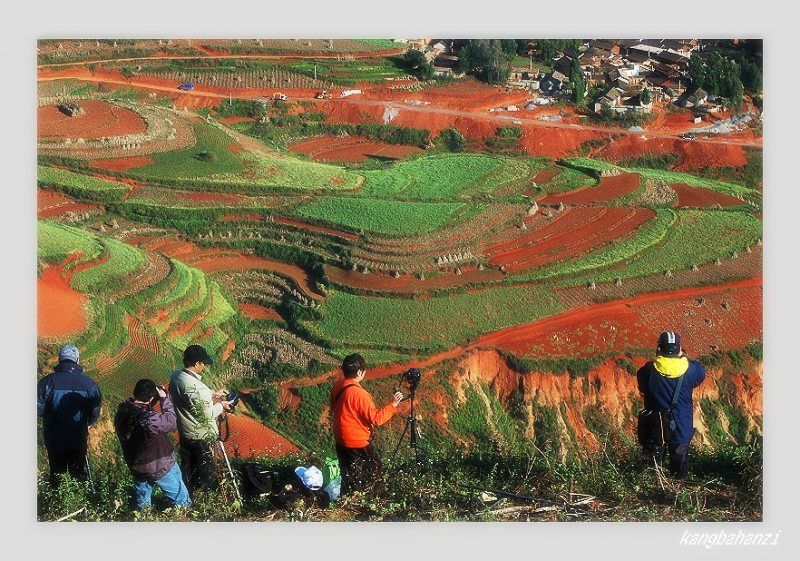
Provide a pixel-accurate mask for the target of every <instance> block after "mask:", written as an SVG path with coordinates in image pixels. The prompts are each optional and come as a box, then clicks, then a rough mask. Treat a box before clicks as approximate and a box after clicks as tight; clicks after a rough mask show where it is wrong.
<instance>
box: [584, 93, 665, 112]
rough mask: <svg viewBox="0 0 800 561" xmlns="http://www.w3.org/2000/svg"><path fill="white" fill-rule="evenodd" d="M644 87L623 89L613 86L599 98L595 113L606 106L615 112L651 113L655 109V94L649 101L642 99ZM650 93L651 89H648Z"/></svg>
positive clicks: (595, 105)
mask: <svg viewBox="0 0 800 561" xmlns="http://www.w3.org/2000/svg"><path fill="white" fill-rule="evenodd" d="M643 91H644V88H639V89H636V90H633V89H627V90H626V89H623V88H619V87H613V88H611V89H610V90H608V91H607V92H606V93H605V94H604V95H603V97H601V98H600V99H598V100H597V101H596V102H595V104H594V111H595V113H601V112H602V111H603V109H604V108H605V107H608V109H611V110H612V111H614V112H615V113H620V114H622V113H650V112H652V111H653V96H652V95H651V96H650V99H649V100H648V102H647V103H645V102H644V101H643V100H642V92H643ZM648 93H650V91H649V90H648Z"/></svg>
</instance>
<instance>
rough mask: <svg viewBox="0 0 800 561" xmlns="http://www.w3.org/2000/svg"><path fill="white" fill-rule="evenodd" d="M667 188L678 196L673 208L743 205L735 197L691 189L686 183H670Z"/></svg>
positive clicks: (696, 188)
mask: <svg viewBox="0 0 800 561" xmlns="http://www.w3.org/2000/svg"><path fill="white" fill-rule="evenodd" d="M669 186H670V187H671V188H672V190H673V191H675V193H676V194H677V195H678V200H677V203H676V205H675V206H681V207H708V206H718V205H719V206H722V207H726V206H740V205H743V204H745V203H744V201H740V200H739V199H737V198H736V197H731V196H730V195H726V194H724V193H720V192H718V191H712V190H711V189H704V188H703V187H692V186H691V185H687V184H686V183H670V184H669Z"/></svg>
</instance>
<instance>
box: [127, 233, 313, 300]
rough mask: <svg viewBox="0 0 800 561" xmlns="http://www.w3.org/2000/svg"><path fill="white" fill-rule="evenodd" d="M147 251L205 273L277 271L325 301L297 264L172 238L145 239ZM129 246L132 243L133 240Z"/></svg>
mask: <svg viewBox="0 0 800 561" xmlns="http://www.w3.org/2000/svg"><path fill="white" fill-rule="evenodd" d="M145 240H146V241H145V243H146V247H147V249H148V251H158V252H160V253H163V254H164V255H166V256H168V257H173V258H175V259H178V260H181V261H184V262H186V263H188V264H189V265H191V266H192V267H197V268H198V269H200V270H201V271H203V272H204V273H216V272H219V271H233V270H253V269H264V270H268V271H275V272H276V273H280V274H282V275H284V276H287V277H289V278H291V279H292V280H294V281H295V282H296V283H297V285H298V286H299V287H300V289H301V290H303V292H305V293H306V294H308V295H309V296H311V297H312V298H317V299H320V300H321V299H323V298H324V296H323V295H322V294H320V293H318V292H317V291H316V290H315V289H314V287H313V286H312V283H311V277H310V276H309V275H308V273H307V272H306V271H305V270H303V269H301V268H300V267H298V266H296V265H290V264H288V263H282V262H280V261H273V260H271V259H265V258H263V257H258V256H256V255H244V254H243V253H240V252H238V251H235V250H230V251H229V250H215V249H209V250H204V249H200V248H199V247H198V246H196V245H195V244H193V243H191V242H186V241H182V240H172V239H168V238H167V239H162V238H157V239H148V238H145ZM128 243H133V242H132V241H131V240H130V239H129V240H128Z"/></svg>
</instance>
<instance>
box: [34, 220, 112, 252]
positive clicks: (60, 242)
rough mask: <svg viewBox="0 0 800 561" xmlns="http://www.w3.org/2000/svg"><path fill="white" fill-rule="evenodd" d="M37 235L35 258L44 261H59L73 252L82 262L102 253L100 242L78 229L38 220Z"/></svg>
mask: <svg viewBox="0 0 800 561" xmlns="http://www.w3.org/2000/svg"><path fill="white" fill-rule="evenodd" d="M37 234H38V236H37V238H38V240H37V244H36V256H37V257H38V258H39V259H44V260H45V261H60V260H62V259H64V258H66V257H67V256H68V255H69V254H71V253H75V252H80V253H81V254H82V259H84V260H85V259H94V258H96V257H97V256H99V255H100V254H101V253H102V251H103V246H102V245H101V244H100V242H99V241H98V240H97V239H96V238H95V237H94V236H92V235H90V234H88V233H87V232H86V231H84V230H81V229H80V228H75V227H72V226H66V225H64V224H57V223H55V222H51V221H48V220H39V221H38V223H37Z"/></svg>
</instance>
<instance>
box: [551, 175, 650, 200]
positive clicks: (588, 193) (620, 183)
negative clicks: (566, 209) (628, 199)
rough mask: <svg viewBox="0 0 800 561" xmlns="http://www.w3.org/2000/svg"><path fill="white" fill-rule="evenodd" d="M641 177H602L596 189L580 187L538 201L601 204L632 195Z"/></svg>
mask: <svg viewBox="0 0 800 561" xmlns="http://www.w3.org/2000/svg"><path fill="white" fill-rule="evenodd" d="M640 183H641V177H640V176H639V174H638V173H621V174H619V175H613V176H610V177H603V178H602V179H600V183H599V184H598V185H597V187H580V188H578V189H575V190H574V191H569V192H567V193H553V194H551V195H547V196H545V197H543V198H541V199H539V200H538V202H539V203H541V204H546V205H557V204H559V203H564V204H565V205H582V204H583V205H585V204H592V203H602V202H606V201H610V200H611V199H615V198H617V197H621V196H623V195H627V194H628V193H632V192H633V191H635V190H636V189H638V188H639V185H640Z"/></svg>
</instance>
